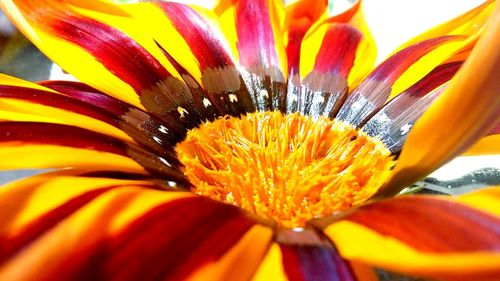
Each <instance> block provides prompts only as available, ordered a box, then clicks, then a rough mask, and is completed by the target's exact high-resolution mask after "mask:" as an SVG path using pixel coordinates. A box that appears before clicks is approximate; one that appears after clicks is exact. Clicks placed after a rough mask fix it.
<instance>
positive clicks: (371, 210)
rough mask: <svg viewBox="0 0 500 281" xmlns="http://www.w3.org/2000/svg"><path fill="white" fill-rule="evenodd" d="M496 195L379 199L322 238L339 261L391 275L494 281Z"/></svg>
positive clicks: (499, 257)
mask: <svg viewBox="0 0 500 281" xmlns="http://www.w3.org/2000/svg"><path fill="white" fill-rule="evenodd" d="M496 191H498V190H496ZM498 195H499V194H498V192H494V193H493V192H490V193H489V194H485V193H482V194H481V195H473V196H472V197H469V198H467V199H461V198H459V199H457V200H453V199H452V200H450V199H448V198H446V197H445V198H441V199H438V198H432V197H428V196H409V197H400V198H395V199H390V200H384V201H381V202H376V203H373V204H370V205H366V206H363V207H361V208H359V209H357V210H354V211H353V212H352V213H351V214H348V215H346V216H345V217H344V219H343V220H341V221H336V222H333V223H332V224H330V225H328V226H327V227H326V229H325V233H326V234H327V235H328V237H330V238H331V239H332V240H333V241H334V242H335V244H336V245H337V247H338V249H339V251H340V253H341V254H342V255H343V256H344V257H346V258H348V259H353V260H356V261H360V262H364V263H369V264H372V265H374V266H376V267H381V268H384V269H387V270H390V271H396V272H402V273H406V274H410V275H419V276H427V277H434V278H449V279H459V280H494V278H493V276H498V274H499V273H500V267H498V264H499V261H500V253H499V252H498V249H500V238H499V237H500V217H499V216H498V208H495V207H494V206H498V205H495V204H498V202H497V201H498V199H499V197H498ZM481 196H483V197H487V199H488V200H487V199H484V198H483V199H481ZM478 199H479V200H478ZM453 201H459V202H460V201H464V202H465V201H469V202H475V204H476V205H478V206H479V205H481V204H487V206H489V207H486V208H485V207H482V208H481V209H482V210H487V209H488V208H489V209H496V211H495V212H496V213H492V212H489V213H485V212H482V211H480V210H477V209H476V208H471V207H468V206H466V205H464V204H462V203H455V202H453ZM469 205H473V204H470V203H469ZM422 206H425V207H424V208H422ZM323 223H326V222H325V221H324V222H323ZM326 224H328V223H326Z"/></svg>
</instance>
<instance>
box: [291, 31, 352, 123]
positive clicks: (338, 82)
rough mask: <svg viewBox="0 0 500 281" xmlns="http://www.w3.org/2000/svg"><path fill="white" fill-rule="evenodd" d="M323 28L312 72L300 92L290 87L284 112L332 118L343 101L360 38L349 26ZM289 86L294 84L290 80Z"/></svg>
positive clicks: (299, 89)
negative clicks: (324, 29)
mask: <svg viewBox="0 0 500 281" xmlns="http://www.w3.org/2000/svg"><path fill="white" fill-rule="evenodd" d="M325 27H326V31H325V33H324V35H323V38H322V42H321V46H320V48H319V50H318V51H317V55H316V59H315V63H314V67H313V69H312V71H311V72H310V73H309V74H307V75H306V76H305V78H304V79H303V81H302V82H301V85H300V88H297V87H294V85H289V92H288V94H287V112H295V111H298V112H300V113H302V114H306V115H313V116H320V115H325V116H328V117H330V118H332V117H334V116H335V114H336V113H337V112H338V110H339V108H340V105H341V104H342V102H343V101H344V100H345V97H346V95H347V91H348V85H347V79H348V76H349V74H350V72H351V69H352V67H353V65H354V61H355V59H356V56H357V49H358V47H359V45H360V42H361V40H362V34H361V33H360V32H359V31H358V30H356V29H355V28H354V27H352V26H350V25H348V24H328V25H327V26H325ZM322 31H323V30H321V31H318V33H321V32H322ZM314 36H316V35H315V34H313V35H312V36H311V38H312V37H314ZM307 44H308V40H306V41H305V42H304V45H305V46H304V48H305V50H304V52H306V53H308V52H310V50H308V49H307V48H308V47H307ZM311 52H312V50H311ZM302 60H303V58H302V57H301V61H302ZM289 83H292V84H293V83H294V82H293V80H291V81H290V80H289ZM290 86H292V87H290ZM296 92H298V93H296Z"/></svg>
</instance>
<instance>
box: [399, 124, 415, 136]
mask: <svg viewBox="0 0 500 281" xmlns="http://www.w3.org/2000/svg"><path fill="white" fill-rule="evenodd" d="M411 127H412V125H410V124H406V125H404V126H403V127H401V129H400V130H401V135H406V134H408V132H409V131H410V129H411Z"/></svg>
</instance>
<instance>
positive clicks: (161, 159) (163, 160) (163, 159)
mask: <svg viewBox="0 0 500 281" xmlns="http://www.w3.org/2000/svg"><path fill="white" fill-rule="evenodd" d="M158 158H159V159H160V161H161V162H162V163H163V164H165V165H167V166H169V167H170V168H172V164H170V163H169V162H168V161H167V160H165V158H163V157H158Z"/></svg>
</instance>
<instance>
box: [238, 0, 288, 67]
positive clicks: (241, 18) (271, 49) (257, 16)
mask: <svg viewBox="0 0 500 281" xmlns="http://www.w3.org/2000/svg"><path fill="white" fill-rule="evenodd" d="M269 4H270V3H269V2H268V1H266V0H255V1H238V4H237V6H236V32H237V34H238V43H237V47H238V53H239V59H240V63H241V64H242V65H243V66H245V67H247V68H250V69H251V68H252V67H254V66H256V65H258V66H260V65H262V66H264V67H270V66H277V65H278V58H277V56H276V50H275V42H274V34H273V28H272V25H271V18H270V7H269V6H268V5H269Z"/></svg>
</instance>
